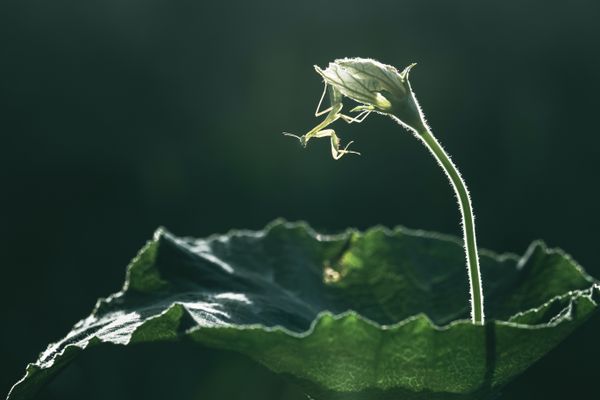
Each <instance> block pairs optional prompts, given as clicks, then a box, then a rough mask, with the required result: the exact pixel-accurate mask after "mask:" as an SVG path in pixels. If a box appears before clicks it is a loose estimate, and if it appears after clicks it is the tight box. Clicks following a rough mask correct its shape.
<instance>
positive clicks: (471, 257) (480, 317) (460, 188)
mask: <svg viewBox="0 0 600 400" xmlns="http://www.w3.org/2000/svg"><path fill="white" fill-rule="evenodd" d="M416 133H417V135H416V136H417V137H418V138H419V139H421V140H422V141H423V143H424V144H425V146H427V148H428V149H429V151H431V154H433V156H434V157H435V159H436V160H437V161H438V163H439V165H440V166H441V167H442V169H443V170H444V172H445V173H446V175H447V176H448V179H449V180H450V183H451V184H452V188H453V189H454V192H455V194H456V198H457V200H458V205H459V207H460V212H461V217H462V228H463V236H464V242H465V253H466V258H467V272H468V275H469V287H470V292H471V320H472V321H473V323H474V324H476V325H483V323H484V319H485V317H484V312H483V290H482V287H481V272H480V270H479V256H478V254H477V241H476V239H475V217H474V215H473V207H472V206H471V197H470V196H469V190H468V189H467V185H466V184H465V181H464V180H463V179H462V177H461V176H460V172H458V169H457V168H456V166H455V165H454V163H453V162H452V160H451V159H450V156H448V153H446V151H445V150H444V148H443V147H442V146H441V145H440V143H439V142H438V141H437V139H436V138H435V136H433V134H432V133H431V130H430V129H429V127H428V126H427V125H426V124H423V125H422V128H421V129H419V130H418V131H416Z"/></svg>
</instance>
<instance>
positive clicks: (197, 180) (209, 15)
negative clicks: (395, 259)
mask: <svg viewBox="0 0 600 400" xmlns="http://www.w3.org/2000/svg"><path fill="white" fill-rule="evenodd" d="M599 18H600V3H598V2H597V1H595V0H573V1H570V2H564V1H549V0H539V1H523V0H518V1H517V0H513V1H503V2H500V1H497V2H489V1H486V2H482V1H478V0H469V1H446V0H439V1H423V0H411V1H398V0H396V1H365V0H363V1H327V2H319V1H308V0H305V1H294V2H285V1H237V2H234V1H212V2H205V1H200V0H143V1H142V0H103V1H93V0H89V1H81V0H55V1H42V0H38V1H34V0H4V1H2V3H1V4H0V135H1V142H0V163H1V164H0V182H1V196H0V202H1V203H2V205H1V208H0V235H1V237H0V254H1V258H0V260H1V261H0V268H1V269H0V272H1V275H0V276H1V278H0V307H1V310H2V318H1V321H2V325H1V329H0V369H1V371H0V372H1V373H0V397H1V396H2V395H4V394H5V392H7V391H8V388H9V387H10V385H11V384H12V383H14V381H16V380H17V379H18V378H20V376H21V374H22V373H23V371H24V367H25V365H26V363H27V362H28V361H32V360H34V359H35V358H36V356H37V353H38V352H39V351H41V350H42V349H43V348H44V347H45V346H46V344H47V343H49V342H51V341H53V340H55V339H57V338H59V337H61V336H62V335H63V334H65V333H66V332H67V331H68V330H69V329H70V327H71V325H72V324H73V323H74V322H76V321H77V320H78V319H79V318H81V317H83V316H85V315H87V314H88V313H89V312H90V310H91V309H92V307H93V305H94V302H95V300H96V298H97V297H99V296H104V295H107V294H109V293H111V292H113V291H115V290H118V289H119V288H120V285H121V284H122V281H123V277H124V268H125V265H126V264H127V262H128V260H129V259H130V258H131V257H132V256H133V255H134V254H135V253H136V251H137V250H138V248H140V247H141V246H142V245H143V244H144V242H145V241H146V240H147V239H149V238H150V237H151V235H152V232H153V230H154V229H155V228H156V227H157V226H159V225H164V226H166V227H167V228H169V229H170V230H172V231H173V232H175V233H177V234H180V235H194V236H204V235H208V234H210V233H213V232H224V231H226V230H228V229H230V228H234V227H239V228H261V227H262V226H264V225H265V224H266V223H267V222H268V221H270V220H272V219H273V218H275V217H280V216H282V217H285V218H287V219H291V220H297V219H305V220H307V221H309V222H310V223H311V224H313V225H314V226H315V227H316V228H318V229H321V230H324V231H336V230H340V229H342V228H344V227H347V226H354V227H359V228H365V227H368V226H371V225H374V224H384V225H388V226H393V225H397V224H402V225H406V226H408V227H411V228H423V229H428V230H436V231H441V232H446V233H456V234H458V233H459V227H458V218H459V217H458V212H457V209H456V206H455V204H454V199H453V195H452V192H451V190H450V188H449V185H448V184H447V183H446V178H445V177H444V176H443V174H442V172H441V171H440V170H439V168H438V167H437V165H436V164H435V162H433V160H432V159H431V157H430V155H429V154H428V153H427V152H426V151H425V149H424V148H422V146H421V145H420V144H419V143H417V141H416V140H415V139H414V138H412V137H411V136H410V135H409V134H407V133H406V132H403V131H402V130H401V129H400V128H399V127H398V126H395V125H394V124H393V123H392V122H391V121H390V120H387V119H385V118H383V117H381V116H374V117H372V118H371V117H370V118H369V119H368V120H367V121H366V123H364V124H363V125H361V126H354V125H353V126H345V125H343V124H340V125H339V126H337V129H338V132H339V133H340V134H341V135H342V137H343V139H344V140H349V139H353V140H355V144H354V149H356V150H360V151H361V152H362V153H363V155H362V156H361V157H356V156H347V157H345V158H343V159H342V160H340V161H337V162H336V161H333V160H332V159H331V157H330V156H329V149H328V143H327V142H326V141H320V142H319V141H317V142H314V143H312V142H311V148H310V151H303V150H302V149H301V148H300V147H299V145H298V143H297V142H296V141H294V140H293V139H290V138H285V137H282V136H281V134H280V132H281V131H283V130H286V131H292V132H296V133H304V131H306V130H308V129H309V128H311V127H312V126H314V124H315V123H316V121H317V120H316V119H315V118H314V117H312V112H313V110H314V106H315V105H316V102H317V100H318V97H319V95H320V93H321V89H322V87H321V82H320V78H319V77H318V76H317V75H316V74H315V73H314V71H313V68H312V65H313V64H319V65H321V66H324V65H325V64H326V63H327V62H328V61H330V60H332V59H334V58H337V57H343V56H362V57H373V58H376V59H378V60H380V61H383V62H385V63H389V64H393V65H396V66H398V67H403V66H405V65H407V64H408V63H410V62H417V63H418V64H419V65H418V66H417V67H416V68H415V69H414V70H413V74H412V82H413V88H414V89H415V91H416V93H417V96H418V98H419V99H420V101H421V104H422V106H423V108H424V110H425V113H426V114H427V116H428V120H429V122H430V123H431V125H432V127H433V129H434V131H435V132H436V133H437V135H438V137H439V139H440V140H441V141H442V143H443V144H444V145H445V147H446V148H447V150H448V151H449V152H450V153H451V154H452V155H453V158H454V160H455V162H456V163H457V164H458V165H459V167H460V168H461V170H462V172H463V175H464V177H465V178H466V180H467V182H468V184H469V185H470V189H471V192H472V196H473V200H474V206H475V211H476V214H477V222H478V233H479V242H480V244H481V245H482V246H483V247H486V248H490V249H494V250H497V251H511V252H519V253H522V252H523V251H524V250H525V248H526V246H527V245H528V244H529V242H531V241H532V240H533V239H537V238H543V239H544V240H546V241H547V242H548V243H549V244H550V245H551V246H560V247H563V248H564V249H565V250H567V251H568V252H569V253H571V254H572V255H573V256H574V257H575V259H577V260H578V261H579V262H580V263H581V264H582V265H584V266H585V267H586V268H587V270H588V271H589V272H590V273H592V274H594V275H595V276H597V277H600V265H598V261H597V252H598V231H597V226H598V224H599V223H600V216H599V214H598V212H597V206H598V203H599V201H600V191H599V190H598V171H599V167H598V164H597V163H598V159H599V155H600V150H599V146H600V136H599V135H598V130H597V121H596V119H597V116H598V106H599V104H600V100H599V98H598V93H599V90H600V75H599V74H598V71H599V69H600V50H599V49H600V24H598V20H599ZM484 278H485V277H484ZM465 279H466V276H465ZM466 298H467V296H466V294H465V300H466ZM599 335H600V321H599V318H596V319H595V320H594V321H593V322H591V323H589V324H588V325H587V326H585V327H584V328H583V329H582V330H581V331H580V332H578V333H577V334H576V335H575V336H574V337H572V338H570V339H569V340H567V341H566V342H565V343H564V344H563V345H562V346H561V347H560V348H559V349H558V350H557V351H555V352H554V353H552V354H551V355H549V356H548V357H547V358H546V359H545V360H544V361H542V362H541V363H539V364H538V365H536V366H535V367H534V368H532V369H531V370H530V371H529V372H528V373H527V374H525V375H524V376H523V377H522V378H521V379H519V380H518V381H516V382H515V384H514V385H513V386H512V387H510V388H509V389H507V394H506V397H505V398H507V399H508V398H510V399H530V398H534V397H535V398H552V399H555V398H556V399H563V398H566V397H567V394H569V395H573V394H574V393H577V394H580V395H581V397H583V395H585V394H589V393H591V391H592V390H593V389H594V387H595V385H596V382H597V379H598V369H597V360H598V358H599V356H600V344H599V342H598V339H597V337H598V336H599ZM225 361H226V359H225V358H224V356H223V355H221V354H215V353H214V352H206V351H204V350H202V349H198V350H197V351H195V352H194V351H187V350H182V349H180V348H178V347H176V346H175V347H173V346H168V345H165V346H157V347H154V348H145V347H139V348H135V349H132V350H129V351H127V352H123V351H121V350H120V349H107V350H104V351H95V352H92V354H90V355H89V356H87V357H83V358H82V360H81V361H80V362H78V363H76V364H75V365H73V366H72V367H70V368H69V369H68V370H67V371H66V372H65V373H64V375H63V376H62V377H61V378H60V379H59V380H58V381H57V382H56V383H55V384H54V385H52V386H51V387H49V389H48V390H47V391H46V392H45V393H44V395H43V396H42V397H43V398H45V399H58V398H61V399H71V398H73V399H75V398H88V399H117V398H145V399H151V398H180V399H210V398H215V399H216V398H224V399H237V398H240V399H251V398H252V399H253V398H257V399H263V400H270V399H269V397H270V398H272V399H282V398H290V399H291V398H300V397H299V396H298V395H297V394H296V395H294V394H284V392H285V391H289V393H291V392H293V388H285V387H283V386H282V385H283V383H282V382H279V381H275V382H274V383H272V385H273V388H271V386H268V385H267V384H266V383H265V384H262V383H258V382H261V380H262V379H268V373H267V372H266V371H264V370H261V369H258V368H257V367H254V366H253V364H251V363H249V362H248V361H247V360H245V359H243V358H239V359H237V362H234V364H231V363H230V364H228V363H226V362H225ZM115 365H116V367H114V366H115ZM231 365H235V367H232V366H231ZM223 371H225V372H229V373H231V374H232V376H233V378H230V379H224V378H223V374H222V372H223ZM270 384H271V383H269V385H270ZM144 385H147V388H146V389H140V388H142V387H144ZM269 388H271V389H269ZM137 390H142V391H141V392H136V391H137ZM219 390H221V392H219ZM206 393H208V394H206ZM236 393H237V394H236ZM142 394H143V396H142ZM138 396H139V397H138ZM203 396H204V397H203ZM211 396H213V397H211ZM236 396H237V397H236ZM294 396H295V397H294Z"/></svg>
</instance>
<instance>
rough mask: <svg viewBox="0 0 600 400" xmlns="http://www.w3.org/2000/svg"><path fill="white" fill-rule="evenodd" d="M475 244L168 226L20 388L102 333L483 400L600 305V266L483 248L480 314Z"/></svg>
mask: <svg viewBox="0 0 600 400" xmlns="http://www.w3.org/2000/svg"><path fill="white" fill-rule="evenodd" d="M463 257H464V255H463V249H462V247H461V244H460V243H459V241H457V240H456V239H454V238H451V237H446V236H441V235H437V234H431V233H425V232H421V231H409V230H407V229H404V228H397V229H395V230H393V231H389V230H386V229H384V228H380V227H377V228H373V229H370V230H368V231H367V232H364V233H360V232H356V231H348V232H346V233H343V234H340V235H335V236H326V235H320V234H318V233H316V232H314V231H313V230H311V229H310V228H309V227H307V226H306V225H305V224H302V223H285V222H282V221H277V222H275V223H273V224H271V225H270V226H269V227H267V228H266V229H265V230H264V231H259V232H249V231H234V232H231V233H229V234H227V235H222V236H213V237H210V238H208V239H188V238H177V237H175V236H173V235H171V234H169V233H168V232H166V231H165V230H162V229H160V230H158V231H157V232H156V234H155V237H154V239H153V240H152V241H150V242H149V243H148V244H147V245H146V246H145V247H144V248H143V249H142V250H141V252H140V253H139V254H138V256H137V257H136V258H135V259H134V260H133V261H132V263H131V264H130V266H129V268H128V272H127V279H126V282H125V285H124V287H123V290H121V291H120V292H118V293H116V294H113V295H111V296H109V297H108V298H106V299H103V300H100V301H99V302H98V304H97V306H96V308H95V310H94V311H93V313H92V314H91V315H90V316H89V317H87V318H86V319H84V320H82V321H80V322H79V323H78V324H76V325H75V327H74V328H73V330H72V331H71V332H70V333H69V334H68V335H67V336H66V337H65V338H64V339H62V340H60V341H59V342H57V343H54V344H51V345H50V346H49V347H48V349H47V350H46V351H44V352H43V353H42V354H41V355H40V357H39V359H38V360H37V361H36V362H35V363H33V364H30V365H29V366H28V367H27V373H26V375H25V377H24V378H23V379H22V380H21V381H20V382H18V383H17V384H16V385H15V386H14V387H13V389H12V391H11V392H10V394H9V396H8V397H9V399H29V398H32V397H34V395H35V394H36V393H37V392H38V390H39V389H40V388H41V387H42V385H43V384H44V383H46V382H47V381H48V380H50V379H51V378H52V376H54V375H55V374H56V373H57V372H58V371H59V370H61V368H63V367H64V366H66V365H67V364H68V363H69V362H70V361H71V360H73V358H74V357H76V356H77V354H79V353H80V352H81V351H82V350H85V349H87V348H89V347H90V346H97V345H101V344H102V343H115V344H121V345H130V344H134V343H139V342H154V341H166V340H168V341H182V346H184V345H185V346H189V345H190V343H193V342H198V343H201V344H203V345H206V346H211V347H215V348H221V349H228V350H234V351H238V352H241V353H243V354H246V355H248V356H250V357H252V358H253V359H255V360H257V361H259V362H261V363H263V364H264V365H266V366H267V367H268V368H270V369H271V370H273V371H275V372H277V373H281V374H284V375H286V376H288V377H289V378H291V379H293V380H295V381H296V382H298V383H299V384H301V385H302V386H303V387H304V388H305V390H306V391H307V393H309V394H310V395H311V396H312V397H314V398H315V399H324V400H332V399H377V400H379V399H437V398H440V399H441V398H443V399H452V398H461V399H483V398H487V397H488V396H489V395H490V394H493V393H494V392H495V391H497V390H498V389H499V388H501V387H502V386H503V385H505V384H506V383H507V382H509V381H510V380H511V379H512V378H513V377H515V376H516V375H518V374H519V373H521V372H522V371H523V370H525V369H526V368H527V367H528V366H529V365H530V364H532V363H533V362H535V361H536V360H538V359H539V358H540V357H541V356H543V355H544V354H545V353H546V352H548V351H549V350H550V349H552V348H553V347H554V346H556V345H557V344H558V343H559V342H560V341H561V340H562V339H563V338H564V337H566V336H567V335H568V334H569V333H571V332H572V331H573V330H574V329H575V328H576V327H577V326H579V325H580V324H581V323H582V322H584V321H585V320H586V319H587V318H588V317H589V316H590V315H591V313H592V312H593V311H594V310H595V309H596V306H597V302H598V298H599V297H600V289H599V286H598V285H597V284H596V283H595V282H594V280H593V279H592V278H590V277H589V276H588V275H586V274H585V272H584V271H583V270H582V269H581V268H580V267H579V266H578V265H577V264H576V263H575V262H574V261H573V260H572V259H570V258H569V257H568V256H566V255H565V254H564V253H563V252H562V251H560V250H550V249H547V248H546V247H545V246H544V245H543V244H542V243H539V242H536V243H534V244H532V245H531V247H530V248H529V250H528V251H527V253H526V254H525V256H523V257H522V258H518V257H516V256H512V255H503V256H498V255H494V254H492V253H489V252H485V251H482V254H481V267H482V274H483V280H484V289H485V294H486V311H487V315H488V317H489V318H490V319H489V320H488V322H487V324H486V325H485V326H476V325H473V324H471V323H470V321H469V320H468V311H469V305H468V304H467V298H468V287H467V277H466V271H465V267H464V258H463ZM183 339H185V340H183Z"/></svg>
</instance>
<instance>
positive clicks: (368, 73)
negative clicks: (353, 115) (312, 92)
mask: <svg viewBox="0 0 600 400" xmlns="http://www.w3.org/2000/svg"><path fill="white" fill-rule="evenodd" d="M414 65H415V64H411V65H409V66H408V67H406V68H405V69H404V70H403V71H402V72H398V70H397V69H396V68H394V67H392V66H391V65H385V64H382V63H380V62H378V61H375V60H372V59H368V58H343V59H339V60H335V61H334V62H332V63H329V66H328V67H327V68H326V69H324V70H323V69H321V68H319V67H318V66H315V69H316V70H317V72H318V73H319V74H320V75H321V76H322V77H323V79H324V80H325V83H326V84H328V85H331V86H333V87H335V88H336V89H337V90H338V91H339V92H340V93H342V94H343V95H344V96H346V97H348V98H350V99H352V100H354V101H357V102H358V103H362V104H363V106H361V107H358V108H357V109H361V110H372V111H377V112H379V113H382V114H389V115H393V116H395V117H397V118H398V119H399V120H400V121H401V122H402V123H404V124H405V125H407V126H408V127H409V128H412V129H414V130H419V129H420V128H421V127H422V118H421V115H420V112H419V106H418V104H417V101H416V99H415V97H414V95H413V93H412V90H411V88H410V83H409V81H408V74H409V72H410V69H411V68H412V67H413V66H414Z"/></svg>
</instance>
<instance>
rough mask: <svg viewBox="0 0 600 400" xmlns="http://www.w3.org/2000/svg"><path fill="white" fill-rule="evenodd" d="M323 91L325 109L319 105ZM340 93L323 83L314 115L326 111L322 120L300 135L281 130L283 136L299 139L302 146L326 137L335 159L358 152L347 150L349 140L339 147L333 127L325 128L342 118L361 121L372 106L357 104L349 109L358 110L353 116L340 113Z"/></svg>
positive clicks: (354, 121) (355, 121) (341, 105)
mask: <svg viewBox="0 0 600 400" xmlns="http://www.w3.org/2000/svg"><path fill="white" fill-rule="evenodd" d="M325 93H328V94H329V102H330V106H329V108H326V109H325V110H320V108H321V105H322V103H323V99H324V98H325ZM342 97H343V96H342V93H341V92H340V91H339V89H337V88H335V87H333V86H331V85H328V84H327V83H325V87H324V88H323V94H322V95H321V99H320V100H319V104H318V105H317V109H316V111H315V117H320V116H321V115H323V114H325V113H327V116H326V117H325V119H324V120H323V121H321V122H320V123H319V124H318V125H317V126H315V127H314V128H313V129H311V130H310V131H308V132H307V133H306V134H304V135H302V136H298V135H294V134H293V133H289V132H283V134H284V135H285V136H291V137H295V138H296V139H298V140H299V141H300V144H301V145H302V146H303V147H306V145H307V144H308V141H309V140H310V139H312V138H313V137H314V138H327V137H329V138H330V139H331V155H332V156H333V158H334V159H335V160H339V159H340V158H342V156H344V155H346V154H358V155H360V153H359V152H357V151H352V150H348V147H350V145H351V144H352V143H353V142H352V141H351V142H349V143H348V144H347V145H346V146H345V147H344V148H341V144H340V138H339V137H338V136H337V135H336V134H335V131H334V130H333V129H326V128H327V127H328V126H329V125H331V124H332V123H334V122H335V121H337V120H338V119H340V118H341V119H342V120H344V121H345V122H347V123H349V124H351V123H361V122H363V121H364V120H365V118H367V117H368V116H369V114H370V113H371V112H372V111H373V110H374V107H372V106H365V105H363V106H358V107H355V108H353V109H352V110H350V112H359V114H357V115H356V116H355V117H351V116H349V115H345V114H342V108H343V107H344V105H343V104H342Z"/></svg>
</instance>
